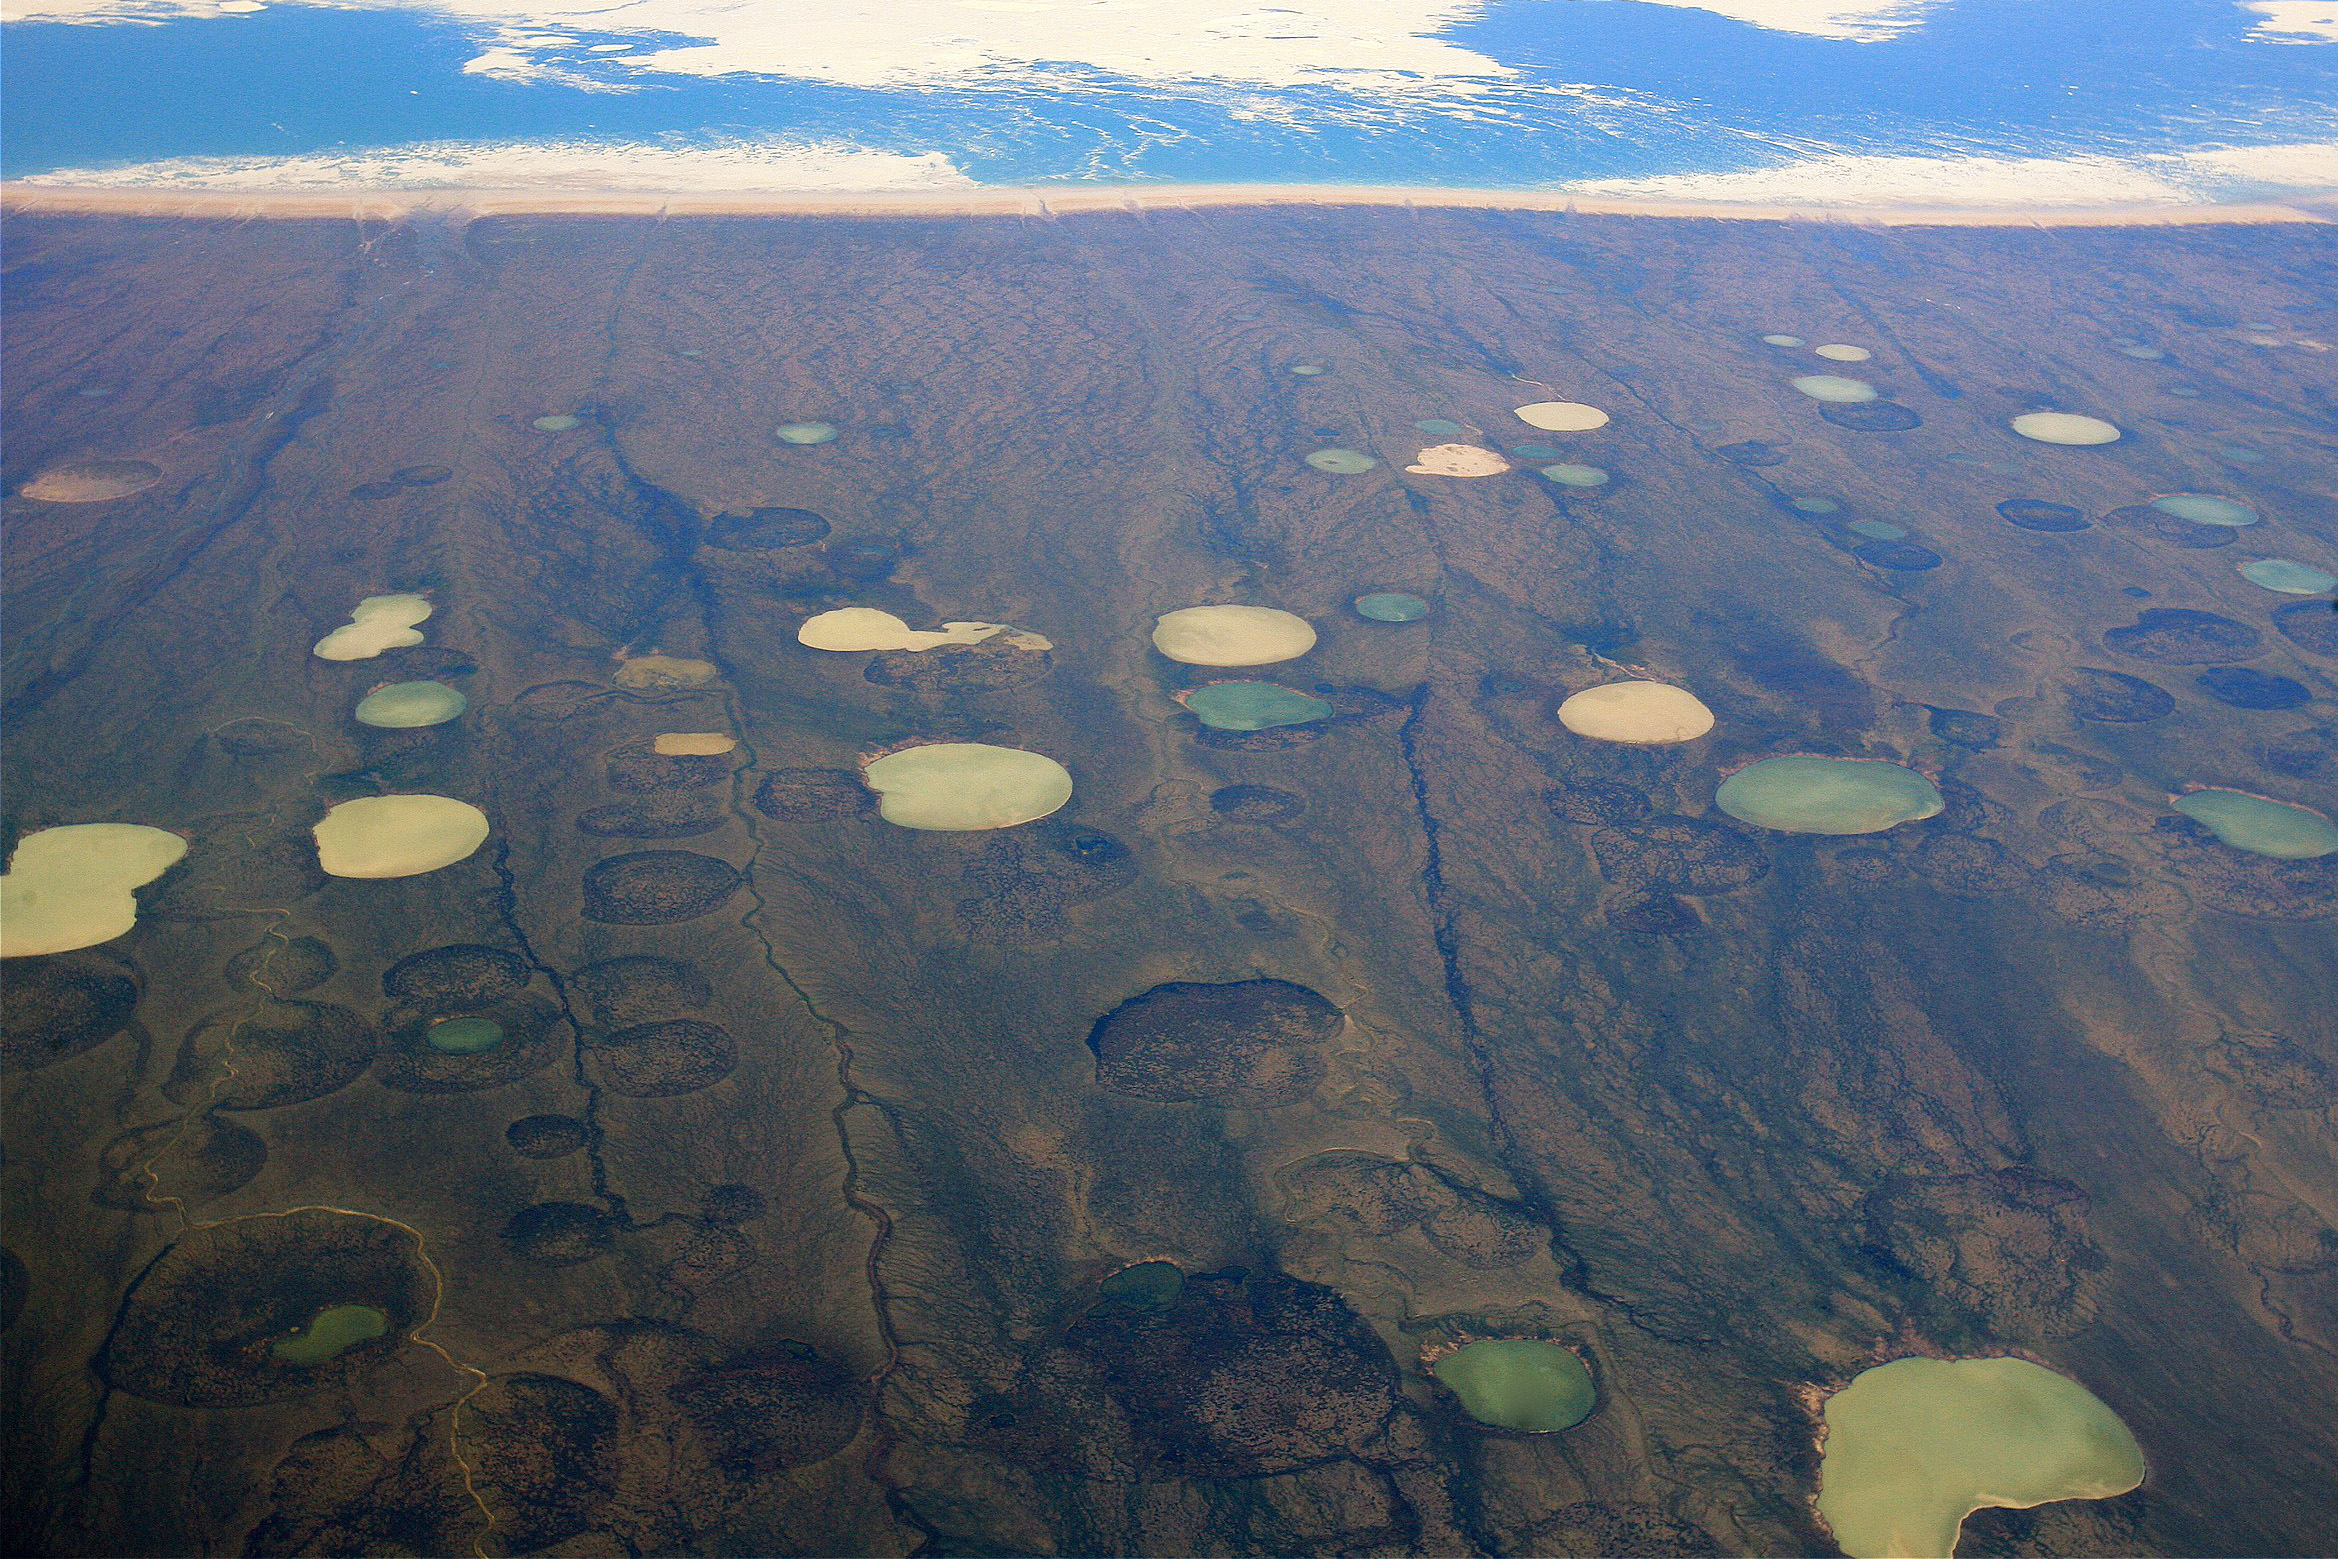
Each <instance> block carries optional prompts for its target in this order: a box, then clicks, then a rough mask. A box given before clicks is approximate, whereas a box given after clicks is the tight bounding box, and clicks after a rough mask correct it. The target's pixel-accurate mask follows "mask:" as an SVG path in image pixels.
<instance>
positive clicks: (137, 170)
mask: <svg viewBox="0 0 2338 1559" xmlns="http://www.w3.org/2000/svg"><path fill="white" fill-rule="evenodd" d="M19 182H20V183H24V184H28V185H64V186H77V187H80V188H85V189H188V190H236V191H245V192H250V193H281V194H300V193H303V192H309V191H316V192H332V193H342V192H348V191H371V190H379V191H422V190H462V189H492V190H596V191H606V192H611V193H618V194H632V193H641V194H670V193H674V192H678V191H685V190H686V191H689V192H692V193H696V194H720V195H731V194H736V195H760V194H802V193H807V192H819V191H835V192H838V193H849V194H861V193H867V192H886V191H892V192H911V191H920V190H956V189H973V188H975V187H976V186H975V183H974V181H973V180H972V179H970V178H968V177H967V176H966V175H965V174H963V173H961V172H959V171H958V169H957V167H956V166H955V165H954V164H952V163H951V161H950V159H949V158H947V157H945V156H943V155H942V154H941V153H939V152H924V153H917V154H912V153H906V152H881V151H871V150H868V149H867V148H865V147H857V146H845V145H839V144H836V143H832V142H825V143H824V142H780V141H743V142H715V143H708V144H702V143H688V144H676V145H669V144H665V143H658V142H629V143H620V142H599V141H524V142H507V141H427V142H421V143H418V144H416V145H412V146H393V147H387V148H383V149H380V150H373V151H356V152H347V153H331V152H326V153H313V154H309V155H305V156H293V157H179V158H172V159H169V160H167V161H162V162H144V163H137V164H134V165H132V166H130V167H125V168H61V169H58V170H57V171H56V172H54V173H42V174H35V175H33V176H32V177H30V178H26V179H22V180H20V181H19Z"/></svg>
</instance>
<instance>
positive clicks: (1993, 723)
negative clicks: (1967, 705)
mask: <svg viewBox="0 0 2338 1559" xmlns="http://www.w3.org/2000/svg"><path fill="white" fill-rule="evenodd" d="M1925 725H1926V726H1927V727H1928V728H1929V729H1930V730H1931V732H1932V734H1933V735H1934V736H1937V737H1939V738H1940V739H1941V740H1942V741H1944V742H1952V743H1954V744H1955V745H1957V746H1959V747H1965V748H1970V749H1971V750H1972V751H1974V752H1982V751H1985V750H1987V749H1988V748H1991V747H1994V746H1996V745H1997V743H1998V740H1999V738H2000V737H2001V736H2002V735H2003V733H2004V730H2005V722H2004V721H2002V720H1999V719H1998V718H1997V717H1996V716H1994V715H1984V714H1975V713H1974V712H1973V711H1972V710H1970V709H1934V710H1933V711H1932V712H1931V714H1930V715H1929V716H1928V717H1927V718H1926V720H1925Z"/></svg>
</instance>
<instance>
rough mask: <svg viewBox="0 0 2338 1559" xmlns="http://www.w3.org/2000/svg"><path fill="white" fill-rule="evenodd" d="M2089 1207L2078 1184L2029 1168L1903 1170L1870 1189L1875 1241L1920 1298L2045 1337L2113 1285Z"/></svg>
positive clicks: (2010, 1333)
mask: <svg viewBox="0 0 2338 1559" xmlns="http://www.w3.org/2000/svg"><path fill="white" fill-rule="evenodd" d="M2086 1211H2087V1197H2086V1193H2085V1192H2084V1191H2083V1190H2081V1189H2080V1188H2079V1187H2078V1186H2076V1185H2073V1184H2072V1183H2071V1182H2069V1181H2067V1180H2057V1179H2055V1178H2053V1177H2052V1176H2050V1175H2041V1174H2038V1173H2036V1172H2035V1171H2033V1170H2028V1169H2022V1168H2009V1169H1999V1170H1991V1171H1985V1172H1982V1173H1978V1174H1962V1175H1939V1176H1927V1177H1911V1178H1900V1179H1895V1180H1893V1181H1892V1182H1891V1183H1890V1184H1889V1185H1887V1186H1886V1187H1885V1188H1884V1189H1882V1190H1880V1191H1877V1192H1875V1193H1874V1194H1873V1195H1871V1196H1870V1197H1869V1198H1868V1199H1867V1205H1866V1219H1867V1228H1868V1245H1869V1247H1870V1248H1872V1249H1878V1250H1884V1251H1888V1252H1889V1253H1890V1255H1891V1259H1892V1261H1893V1262H1894V1264H1896V1265H1897V1266H1898V1267H1900V1269H1901V1270H1902V1271H1904V1272H1905V1273H1907V1274H1908V1276H1909V1277H1910V1278H1911V1279H1912V1280H1913V1286H1914V1291H1915V1293H1916V1294H1917V1295H1918V1296H1919V1298H1920V1302H1922V1303H1924V1304H1926V1305H1928V1306H1933V1307H1937V1308H1939V1309H1941V1310H1943V1311H1945V1312H1946V1316H1951V1317H1955V1318H1957V1319H1958V1320H1961V1321H1963V1322H1964V1324H1966V1325H1970V1324H1971V1319H1968V1318H1972V1319H1978V1320H1979V1321H1980V1323H1981V1325H1982V1328H1983V1330H1984V1331H1985V1333H1986V1334H1987V1335H1991V1336H1998V1337H2003V1338H2008V1339H2013V1338H2021V1339H2029V1340H2039V1339H2044V1338H2048V1337H2058V1336H2062V1335H2064V1334H2066V1333H2069V1332H2074V1331H2077V1330H2079V1329H2080V1328H2082V1327H2084V1326H2085V1325H2087V1324H2088V1323H2089V1322H2090V1321H2092V1320H2093V1319H2094V1317H2095V1314H2096V1311H2097V1309H2098V1308H2099V1305H2100V1302H2101V1296H2102V1294H2103V1292H2104V1290H2105V1288H2106V1287H2107V1286H2108V1283H2109V1274H2108V1264H2107V1263H2106V1262H2105V1261H2104V1259H2103V1257H2102V1254H2101V1252H2100V1251H2099V1250H2097V1249H2096V1248H2095V1245H2094V1242H2093V1240H2091V1239H2090V1238H2089V1237H2088V1235H2087V1230H2086ZM1944 1318H1945V1317H1944Z"/></svg>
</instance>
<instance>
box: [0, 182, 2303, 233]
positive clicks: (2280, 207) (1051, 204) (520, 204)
mask: <svg viewBox="0 0 2338 1559" xmlns="http://www.w3.org/2000/svg"><path fill="white" fill-rule="evenodd" d="M1279 205H1304V206H1393V207H1408V208H1413V209H1427V208H1439V207H1461V208H1469V209H1480V210H1494V211H1565V212H1578V213H1582V214H1585V215H1599V216H1648V217H1708V218H1720V219H1725V220H1730V221H1767V222H1835V223H1852V224H1879V225H1885V226H1911V227H2034V226H2048V227H2124V226H2149V225H2184V226H2188V225H2198V224H2202V223H2258V222H2331V221H2338V202H2332V201H2325V200H2320V199H2317V200H2313V201H2300V202H2296V203H2293V204H2280V203H2256V204H2230V205H2216V204H2198V205H2176V204H2166V205H2104V206H2066V207H2054V206H2038V207H2030V206H1905V205H1898V206H1856V205H1811V204H1800V205H1797V204H1779V205H1754V204H1744V203H1730V202H1718V201H1686V200H1672V201H1666V200H1631V199H1617V198H1613V197H1601V196H1586V195H1571V194H1568V193H1567V192H1565V191H1563V190H1504V189H1439V188H1433V187H1420V188H1408V187H1403V186H1394V185H1361V184H1358V185H1346V184H1152V185H1128V186H1112V185H1090V186H1076V185H1073V186H1062V187H1051V188H1021V189H1013V188H998V189H964V188H960V189H935V190H917V191H907V192H904V191H885V192H855V191H846V190H812V191H803V192H776V191H775V192H772V193H768V194H741V193H737V192H723V193H719V194H693V193H690V192H688V191H675V192H659V191H639V190H549V189H432V190H366V189H350V190H340V191H335V190H297V189H288V190H208V189H116V188H103V189H101V188H86V187H73V186H68V185H49V184H22V183H11V184H0V209H4V210H6V211H9V212H22V213H29V212H75V213H99V212H104V213H112V214H116V215H122V216H174V217H230V218H254V217H266V218H283V217H334V218H342V219H364V220H370V221H382V222H391V221H398V220H400V219H403V218H406V217H411V216H420V215H438V216H449V217H456V218H468V217H487V216H549V215H573V216H1021V217H1054V216H1062V215H1065V214H1068V213H1076V212H1089V211H1108V212H1109V211H1149V210H1171V211H1176V210H1202V209H1212V208H1225V207H1242V206H1279Z"/></svg>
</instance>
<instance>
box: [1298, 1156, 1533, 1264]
mask: <svg viewBox="0 0 2338 1559" xmlns="http://www.w3.org/2000/svg"><path fill="white" fill-rule="evenodd" d="M1281 1179H1282V1186H1283V1194H1284V1204H1283V1216H1284V1217H1285V1218H1287V1219H1289V1220H1290V1221H1291V1222H1293V1223H1296V1224H1301V1225H1308V1226H1314V1227H1322V1228H1329V1229H1333V1230H1337V1231H1340V1232H1342V1233H1351V1234H1367V1235H1376V1236H1382V1237H1385V1236H1388V1235H1392V1234H1400V1233H1402V1232H1403V1231H1404V1230H1406V1229H1410V1228H1414V1227H1416V1226H1417V1227H1418V1228H1419V1229H1420V1231H1421V1233H1422V1234H1423V1235H1424V1236H1425V1237H1426V1238H1427V1239H1428V1241H1429V1243H1430V1244H1432V1245H1434V1246H1436V1247H1437V1249H1438V1251H1439V1252H1441V1253H1442V1254H1444V1255H1445V1256H1447V1257H1448V1258H1450V1259H1452V1260H1454V1261H1458V1262H1460V1263H1462V1264H1463V1265H1464V1266H1468V1267H1476V1268H1479V1269H1491V1268H1495V1267H1514V1266H1517V1265H1518V1264H1519V1263H1520V1262H1523V1261H1527V1260H1529V1259H1531V1258H1532V1257H1533V1256H1534V1255H1535V1253H1536V1252H1537V1251H1540V1250H1543V1249H1545V1248H1546V1247H1547V1246H1548V1244H1549V1236H1548V1233H1547V1231H1545V1230H1544V1229H1543V1228H1542V1226H1541V1225H1540V1224H1538V1223H1536V1222H1535V1221H1534V1219H1533V1218H1532V1217H1531V1216H1530V1215H1529V1214H1528V1213H1527V1212H1526V1211H1525V1210H1524V1209H1523V1208H1521V1207H1519V1206H1518V1205H1517V1204H1515V1203H1513V1202H1510V1201H1508V1200H1506V1199H1504V1198H1500V1197H1496V1196H1491V1195H1488V1194H1487V1193H1486V1192H1484V1191H1481V1190H1479V1189H1477V1188H1476V1187H1475V1186H1469V1185H1463V1184H1461V1183H1459V1182H1457V1181H1455V1180H1453V1179H1451V1178H1450V1177H1448V1176H1447V1175H1445V1174H1443V1173H1442V1172H1440V1171H1439V1170H1438V1169H1437V1168H1436V1167H1435V1166H1434V1165H1431V1164H1417V1163H1409V1162H1406V1161H1404V1160H1401V1159H1392V1158H1384V1157H1382V1156H1381V1155H1379V1154H1377V1153H1364V1152H1358V1151H1355V1150H1353V1149H1345V1148H1342V1149H1334V1150H1333V1151H1331V1152H1328V1153H1318V1154H1316V1155H1315V1156H1314V1157H1313V1158H1310V1159H1305V1160H1303V1161H1301V1162H1300V1163H1298V1164H1296V1165H1293V1166H1292V1167H1291V1168H1289V1169H1287V1170H1285V1171H1283V1173H1282V1176H1281Z"/></svg>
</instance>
